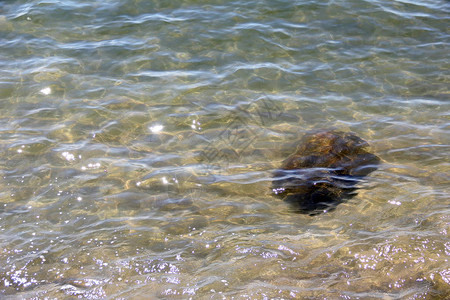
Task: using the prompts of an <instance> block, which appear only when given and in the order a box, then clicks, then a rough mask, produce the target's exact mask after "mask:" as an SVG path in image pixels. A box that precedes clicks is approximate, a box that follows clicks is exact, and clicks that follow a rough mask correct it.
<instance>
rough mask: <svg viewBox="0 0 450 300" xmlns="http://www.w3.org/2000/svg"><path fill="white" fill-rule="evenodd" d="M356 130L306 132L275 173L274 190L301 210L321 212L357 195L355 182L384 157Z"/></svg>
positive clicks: (313, 212)
mask: <svg viewBox="0 0 450 300" xmlns="http://www.w3.org/2000/svg"><path fill="white" fill-rule="evenodd" d="M367 147H368V143H367V142H366V141H364V140H363V139H361V138H359V137H358V136H356V135H355V134H353V133H348V132H345V133H344V132H340V131H324V130H322V131H318V132H317V131H316V132H314V133H310V134H307V135H305V136H304V137H303V138H302V139H301V141H300V143H299V144H298V147H297V150H296V151H295V153H294V154H292V155H291V156H290V157H288V158H287V159H286V160H285V161H284V162H283V164H282V166H281V168H280V169H278V170H277V171H276V172H275V174H274V180H273V186H272V190H273V192H274V193H275V194H276V195H278V196H280V197H282V198H283V199H284V200H285V201H286V202H288V203H291V204H292V205H293V206H294V207H295V208H296V209H297V210H298V211H299V212H301V213H307V214H311V215H313V214H317V213H320V212H324V211H327V210H330V209H333V208H334V207H335V206H336V205H338V204H339V203H341V202H343V201H345V200H347V199H349V198H351V197H353V196H354V195H356V192H355V190H356V187H355V185H356V184H357V183H358V182H359V181H360V180H361V179H362V178H363V177H364V176H366V175H368V174H369V173H371V172H373V171H375V170H376V169H377V165H378V164H379V162H380V159H379V158H378V157H377V156H376V155H374V154H371V153H369V152H367V151H366V148H367Z"/></svg>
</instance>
